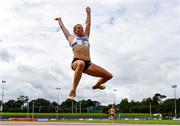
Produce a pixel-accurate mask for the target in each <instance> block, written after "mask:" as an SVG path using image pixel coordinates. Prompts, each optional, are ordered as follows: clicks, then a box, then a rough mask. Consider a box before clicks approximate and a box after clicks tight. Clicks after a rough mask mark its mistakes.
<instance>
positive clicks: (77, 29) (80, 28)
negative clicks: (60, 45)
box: [74, 24, 84, 36]
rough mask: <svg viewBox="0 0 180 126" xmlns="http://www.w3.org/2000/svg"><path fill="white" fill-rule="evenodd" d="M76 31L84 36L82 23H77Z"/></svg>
mask: <svg viewBox="0 0 180 126" xmlns="http://www.w3.org/2000/svg"><path fill="white" fill-rule="evenodd" d="M74 33H75V34H76V35H78V36H83V35H84V30H83V27H82V25H80V24H78V25H76V27H75V31H74Z"/></svg>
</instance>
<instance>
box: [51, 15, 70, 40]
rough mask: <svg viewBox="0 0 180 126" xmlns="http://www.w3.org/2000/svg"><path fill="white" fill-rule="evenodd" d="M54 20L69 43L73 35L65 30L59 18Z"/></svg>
mask: <svg viewBox="0 0 180 126" xmlns="http://www.w3.org/2000/svg"><path fill="white" fill-rule="evenodd" d="M54 20H57V21H58V23H59V26H60V28H61V29H62V31H63V33H64V35H65V37H66V39H67V40H68V41H70V39H71V38H72V37H73V35H71V34H70V32H69V31H68V30H67V28H66V27H65V26H64V23H63V22H62V20H61V17H57V18H55V19H54Z"/></svg>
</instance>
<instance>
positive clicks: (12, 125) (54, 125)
mask: <svg viewBox="0 0 180 126" xmlns="http://www.w3.org/2000/svg"><path fill="white" fill-rule="evenodd" d="M0 126H180V125H166V124H161V125H157V124H117V123H114V124H113V123H112V124H109V123H108V124H107V123H101V124H98V123H64V122H63V123H62V122H17V121H2V122H0Z"/></svg>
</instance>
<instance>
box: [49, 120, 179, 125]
mask: <svg viewBox="0 0 180 126" xmlns="http://www.w3.org/2000/svg"><path fill="white" fill-rule="evenodd" d="M50 122H69V123H72V122H73V123H121V124H168V125H180V121H178V120H114V121H112V120H58V121H50Z"/></svg>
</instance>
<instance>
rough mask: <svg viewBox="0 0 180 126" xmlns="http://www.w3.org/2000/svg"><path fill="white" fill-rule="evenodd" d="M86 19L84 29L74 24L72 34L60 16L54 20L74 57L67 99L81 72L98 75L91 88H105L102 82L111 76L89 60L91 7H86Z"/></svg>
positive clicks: (73, 94)
mask: <svg viewBox="0 0 180 126" xmlns="http://www.w3.org/2000/svg"><path fill="white" fill-rule="evenodd" d="M86 12H87V19H86V26H85V30H84V29H83V26H82V25H81V24H77V25H75V26H74V29H73V31H74V35H72V34H70V33H69V31H68V30H67V29H66V27H65V26H64V24H63V22H62V20H61V17H57V18H56V19H55V20H57V21H58V23H59V26H60V28H61V29H62V31H63V33H64V35H65V37H66V39H67V40H68V42H69V45H70V46H71V48H72V51H73V54H74V59H73V61H72V64H71V68H72V70H74V79H73V86H72V89H71V91H70V94H69V96H68V98H67V99H68V100H73V99H74V97H75V96H76V89H77V86H78V84H79V81H80V79H81V76H82V74H83V73H85V74H88V75H91V76H94V77H99V78H100V79H99V80H98V81H97V83H96V84H95V85H94V86H93V87H92V88H93V89H100V90H103V89H105V86H104V83H105V82H107V81H108V80H110V79H111V78H112V77H113V76H112V74H111V73H110V72H108V71H107V70H105V69H104V68H102V67H100V66H98V65H96V64H94V63H92V62H91V58H90V43H89V35H90V26H91V8H90V7H87V8H86Z"/></svg>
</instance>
